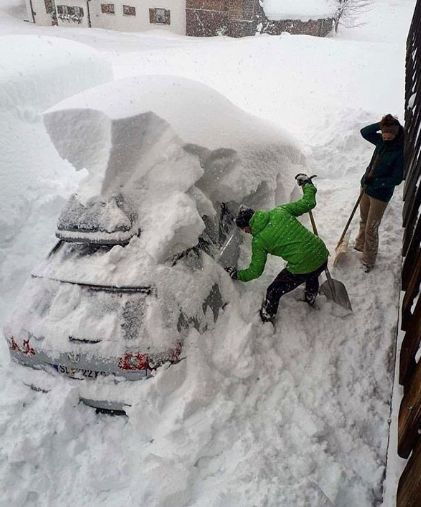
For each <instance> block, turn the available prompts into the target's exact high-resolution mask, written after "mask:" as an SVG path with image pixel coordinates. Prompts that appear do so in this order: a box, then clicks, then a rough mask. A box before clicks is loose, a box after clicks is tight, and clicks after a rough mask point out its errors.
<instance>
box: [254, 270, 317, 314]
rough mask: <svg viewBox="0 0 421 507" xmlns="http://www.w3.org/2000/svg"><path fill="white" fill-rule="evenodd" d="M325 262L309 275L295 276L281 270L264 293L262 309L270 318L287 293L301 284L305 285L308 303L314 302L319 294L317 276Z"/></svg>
mask: <svg viewBox="0 0 421 507" xmlns="http://www.w3.org/2000/svg"><path fill="white" fill-rule="evenodd" d="M326 267H327V261H326V262H325V263H323V264H322V265H321V266H320V267H319V268H317V269H316V270H315V271H312V272H311V273H305V274H297V275H294V273H291V272H290V271H288V270H287V269H283V270H282V271H281V272H280V273H279V275H278V276H277V277H276V278H275V280H274V281H273V282H272V283H271V284H270V285H269V287H268V290H267V291H266V298H265V300H264V302H263V305H262V309H264V310H265V312H266V313H267V314H268V315H270V316H275V315H276V312H277V311H278V305H279V300H280V299H281V297H282V296H283V295H284V294H286V293H287V292H291V291H292V290H294V289H295V288H296V287H298V286H299V285H301V284H302V283H305V284H306V288H305V297H306V300H307V301H308V302H309V303H310V302H311V301H314V299H315V297H316V296H317V293H318V292H319V275H320V274H321V273H322V272H323V271H324V270H325V269H326Z"/></svg>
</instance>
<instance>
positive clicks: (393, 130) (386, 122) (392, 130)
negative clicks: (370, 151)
mask: <svg viewBox="0 0 421 507" xmlns="http://www.w3.org/2000/svg"><path fill="white" fill-rule="evenodd" d="M399 128H400V123H399V120H398V119H397V118H395V117H394V116H392V115H391V114H387V115H386V116H383V118H382V119H381V122H380V129H381V131H382V138H383V141H393V139H395V137H396V136H397V135H398V133H399Z"/></svg>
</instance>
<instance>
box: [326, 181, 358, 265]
mask: <svg viewBox="0 0 421 507" xmlns="http://www.w3.org/2000/svg"><path fill="white" fill-rule="evenodd" d="M363 194H364V189H363V188H362V189H361V192H360V195H359V196H358V199H357V202H356V203H355V206H354V208H353V210H352V212H351V215H350V217H349V218H348V222H347V223H346V225H345V228H344V230H343V232H342V234H341V237H340V238H339V241H338V244H337V245H336V248H335V256H334V258H333V265H334V266H336V265H337V264H338V262H339V261H340V260H341V259H342V258H343V256H344V255H345V254H346V253H347V251H348V243H349V234H347V231H348V228H349V226H350V224H351V222H352V219H353V218H354V215H355V212H356V211H357V208H358V206H359V204H360V201H361V199H362V196H363Z"/></svg>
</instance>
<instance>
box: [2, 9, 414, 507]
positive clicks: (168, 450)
mask: <svg viewBox="0 0 421 507" xmlns="http://www.w3.org/2000/svg"><path fill="white" fill-rule="evenodd" d="M413 5H414V2H413V1H410V0H400V1H399V2H397V1H396V0H393V1H392V0H390V1H389V0H387V1H376V2H373V9H372V11H371V12H370V14H369V16H366V15H364V16H365V18H366V19H367V20H368V21H369V23H370V24H368V25H367V26H361V27H358V28H355V29H354V30H348V31H347V32H346V33H343V34H341V35H340V37H339V38H332V39H322V40H321V39H313V38H311V37H299V36H297V37H292V36H281V37H256V38H250V39H245V40H229V39H225V38H216V39H212V40H194V39H193V40H192V39H184V38H181V37H169V36H168V35H162V36H161V35H148V36H145V35H144V34H139V35H137V34H130V35H128V34H117V33H115V32H107V31H94V30H92V31H88V30H84V31H83V30H81V29H75V30H73V29H57V30H55V29H54V32H53V29H48V28H46V29H45V33H49V34H50V33H52V32H53V33H54V34H56V35H57V36H60V37H65V38H76V37H77V38H80V39H81V40H84V41H86V42H87V43H88V44H89V45H91V46H94V47H97V48H98V49H100V50H102V51H103V52H104V54H105V55H106V56H107V58H108V59H110V60H111V61H112V63H113V68H114V72H115V74H116V75H117V76H118V77H127V76H134V75H137V74H139V73H140V72H141V73H142V74H165V75H167V74H174V75H180V76H184V77H187V78H189V77H190V78H193V79H196V80H199V81H201V82H204V83H205V84H208V85H209V86H211V87H213V88H215V89H216V90H218V91H219V92H221V93H222V94H223V95H225V96H226V97H228V99H229V100H231V101H232V102H234V103H235V104H236V105H238V106H240V107H241V108H243V109H245V110H247V111H249V112H252V113H253V114H255V115H257V116H260V117H264V118H266V119H270V120H271V121H273V122H275V123H277V124H278V125H279V126H281V127H283V128H285V129H286V130H288V131H290V132H292V133H293V134H294V135H295V136H297V137H298V138H299V139H300V141H301V142H302V143H303V144H304V145H305V153H306V155H307V160H308V167H309V168H310V169H311V172H312V173H313V172H315V173H317V174H319V177H320V178H319V180H316V181H317V182H318V188H319V192H318V207H317V208H316V211H315V216H316V220H317V222H318V225H319V230H320V234H321V235H322V237H323V238H324V239H326V241H327V243H328V244H329V247H330V248H332V247H334V245H335V242H336V240H337V238H338V237H339V234H340V231H341V228H342V227H343V225H344V223H345V221H346V218H347V216H348V214H349V212H350V210H351V209H352V205H353V203H354V201H355V199H356V197H357V194H358V181H359V178H360V176H361V174H362V172H363V171H364V168H365V166H366V164H367V162H368V160H369V158H370V155H371V151H372V150H371V147H370V146H368V145H367V144H368V143H365V142H364V141H363V140H362V139H361V137H360V135H359V128H361V127H362V126H363V125H365V124H367V123H370V122H372V121H376V120H378V119H379V118H380V116H381V115H382V114H384V113H386V112H392V113H394V114H398V115H400V116H401V115H402V107H403V66H404V39H405V36H406V31H407V28H408V23H409V20H410V15H411V13H412V10H413ZM378 20H381V23H380V22H379V21H378ZM4 26H5V30H6V29H7V30H10V26H11V25H10V23H8V24H7V26H6V23H5V24H4ZM388 27H391V28H388ZM33 28H35V29H36V27H30V26H28V25H22V26H21V25H19V26H18V25H13V29H14V30H16V31H22V32H24V31H25V30H32V29H33ZM37 30H38V29H37ZM385 34H386V35H385ZM353 39H355V40H353ZM373 83H375V86H373ZM401 118H402V116H401ZM50 148H51V146H50ZM12 155H13V156H16V157H18V155H19V150H18V149H17V148H16V143H14V144H13V150H12ZM50 167H51V166H50ZM8 177H9V178H11V176H10V173H9V175H8ZM322 177H323V178H322ZM72 185H73V183H72ZM72 185H68V186H66V191H67V190H69V187H72ZM73 188H74V187H73ZM53 191H54V192H55V190H53ZM399 194H400V191H399V190H398V191H397V192H396V195H395V196H394V198H393V200H392V202H391V204H390V206H389V208H388V210H387V212H386V215H385V217H384V222H383V224H382V227H381V232H380V234H381V244H380V255H379V262H378V269H376V270H374V271H373V272H372V273H370V274H368V276H367V275H365V274H364V273H362V272H361V271H360V270H359V265H358V264H359V263H358V256H357V255H356V254H354V253H351V254H350V256H349V257H348V259H347V262H346V263H345V265H344V266H342V267H341V269H340V270H338V271H337V272H335V273H334V276H336V277H337V278H339V279H341V280H342V281H344V282H345V284H346V286H347V288H348V291H349V293H350V297H351V300H352V303H353V307H354V315H353V316H350V317H347V318H346V319H343V318H341V317H340V316H339V315H337V313H336V309H335V308H334V307H332V306H331V305H330V304H329V303H326V302H325V301H323V300H322V299H321V300H320V310H315V311H310V310H309V309H307V308H306V307H304V306H303V304H302V303H301V302H299V301H296V298H297V295H296V294H290V295H289V296H287V297H285V298H284V300H283V301H282V302H281V305H280V311H279V322H278V330H277V333H276V334H275V335H274V336H272V335H270V333H268V332H266V329H263V330H262V328H261V326H260V325H258V324H257V323H256V321H255V320H254V316H255V312H256V311H257V308H258V306H259V304H260V301H261V297H262V296H263V294H264V290H265V288H266V286H267V285H268V283H269V282H270V281H271V280H272V279H273V276H274V275H275V274H276V273H277V272H278V271H279V269H280V268H281V265H280V264H279V261H276V260H274V261H271V262H270V264H269V265H268V268H267V271H266V272H265V275H264V276H263V277H262V278H261V279H260V280H257V281H255V282H252V283H250V284H244V285H242V284H240V283H235V284H232V290H233V294H237V295H238V299H236V298H235V297H233V301H232V303H231V305H230V306H231V308H227V311H226V312H225V313H224V315H223V317H222V318H221V319H220V320H219V321H218V326H217V329H216V330H215V332H213V333H208V334H205V335H202V336H198V335H197V334H196V333H194V332H193V333H192V334H191V335H190V337H189V339H188V341H187V343H186V345H185V349H184V352H185V355H186V360H184V361H182V362H181V363H179V364H178V365H177V366H175V367H171V368H168V369H162V371H160V372H159V374H158V375H157V376H156V377H155V378H154V379H152V380H151V381H150V382H148V383H144V384H142V385H140V386H138V387H136V386H135V388H134V389H136V390H137V393H136V396H137V399H138V402H139V404H138V408H134V409H133V412H132V413H131V414H130V418H129V419H127V420H123V419H110V418H107V417H103V416H96V415H95V414H94V413H93V412H92V411H91V410H90V409H88V408H86V407H83V406H80V405H78V403H77V389H76V388H75V387H74V385H73V384H71V383H68V382H65V380H66V379H62V378H57V379H55V378H54V379H53V380H54V382H51V378H48V379H47V380H46V381H45V382H50V386H51V385H52V386H53V388H52V390H51V391H50V392H49V393H42V392H34V391H31V390H29V389H28V388H27V387H26V386H25V384H24V382H26V383H30V382H31V378H25V377H24V376H25V375H29V373H28V372H26V371H25V372H21V371H18V370H17V368H11V367H10V366H9V365H8V364H6V363H7V352H6V351H5V353H4V354H2V356H1V360H2V362H3V363H4V366H3V367H2V368H1V370H0V375H1V379H2V385H3V390H2V394H1V397H0V403H1V414H2V417H1V429H2V434H3V439H2V444H1V448H0V456H1V458H0V481H1V485H2V501H3V502H4V503H5V504H7V505H40V506H44V505H45V506H46V505H56V504H58V503H61V504H63V505H70V504H75V503H77V504H78V505H82V506H83V505H109V506H118V505H123V504H126V503H133V504H139V503H144V504H147V505H151V506H165V505H167V506H171V507H175V506H180V507H181V506H200V507H202V506H206V505H209V506H220V507H222V506H223V507H231V506H239V507H240V506H241V507H243V506H245V505H246V506H252V505H256V506H260V505H268V506H278V505H282V506H288V507H289V506H306V507H307V506H323V505H324V506H326V505H334V506H338V507H341V506H343V507H354V506H355V507H360V506H364V507H371V506H372V505H378V504H380V503H381V493H382V479H383V473H384V464H385V456H386V446H387V436H388V434H387V431H388V422H387V421H388V417H389V401H390V395H391V383H392V367H391V366H392V362H393V352H394V348H393V344H394V339H395V330H396V317H397V298H398V294H399V265H400V237H401V234H400V232H401V230H400V224H401V215H400V208H401V204H400V197H399ZM12 197H14V195H13V196H12ZM31 202H33V201H32V200H31ZM51 222H53V220H52V221H51ZM53 229H54V228H53V224H52V226H51V230H49V229H47V228H43V234H44V237H45V238H48V237H51V236H50V235H51V233H52V231H53ZM353 231H354V232H355V226H354V229H353ZM28 232H30V231H27V233H28ZM47 250H48V248H47V247H45V248H44V251H43V252H42V254H43V255H44V254H45V253H46V251H47ZM36 253H37V252H36ZM18 255H19V252H17V253H16V256H18ZM28 255H29V254H28ZM30 255H31V256H32V253H30ZM248 258H249V251H248V249H247V247H246V248H245V249H244V252H243V256H242V263H241V265H244V264H246V262H247V261H248ZM31 259H32V261H33V264H35V262H36V259H34V258H33V257H31ZM16 260H18V259H16ZM229 283H231V282H229ZM2 289H3V292H5V290H6V287H5V285H4V284H3V283H2ZM30 373H31V372H30ZM29 377H30V375H29ZM22 379H23V380H24V382H23V381H22ZM386 504H387V505H393V498H391V497H389V498H387V502H386Z"/></svg>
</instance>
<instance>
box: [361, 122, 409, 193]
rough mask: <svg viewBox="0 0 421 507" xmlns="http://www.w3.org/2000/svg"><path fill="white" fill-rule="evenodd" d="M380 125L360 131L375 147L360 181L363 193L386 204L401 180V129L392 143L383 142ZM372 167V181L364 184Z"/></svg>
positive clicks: (402, 138) (402, 137) (402, 141)
mask: <svg viewBox="0 0 421 507" xmlns="http://www.w3.org/2000/svg"><path fill="white" fill-rule="evenodd" d="M379 130H380V123H373V125H368V126H367V127H364V128H363V129H361V135H362V136H363V137H364V139H366V140H367V141H369V142H370V143H373V144H374V145H375V146H376V149H375V150H374V153H373V156H372V159H371V162H370V165H369V166H368V167H367V169H366V172H365V174H364V176H363V177H362V179H361V185H362V186H363V187H364V190H365V193H366V194H367V195H369V196H370V197H374V198H375V199H379V200H380V201H384V202H388V201H390V199H391V198H392V195H393V191H394V190H395V186H396V185H399V183H400V182H401V181H402V179H403V162H404V161H403V147H404V146H403V143H404V133H403V128H402V127H400V128H399V133H398V135H397V136H396V137H395V139H393V140H392V141H383V139H382V136H381V134H380V133H379ZM371 167H373V173H372V175H373V177H374V178H373V179H372V180H371V181H370V182H368V183H366V182H365V177H366V176H367V175H368V173H369V172H370V169H371Z"/></svg>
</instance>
